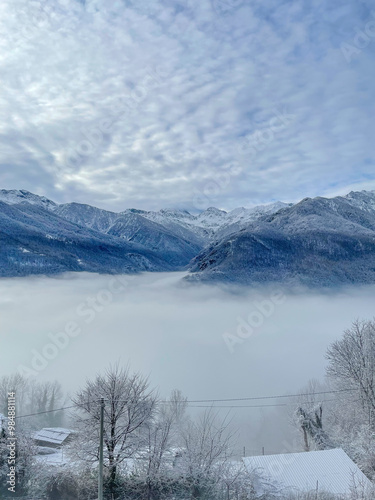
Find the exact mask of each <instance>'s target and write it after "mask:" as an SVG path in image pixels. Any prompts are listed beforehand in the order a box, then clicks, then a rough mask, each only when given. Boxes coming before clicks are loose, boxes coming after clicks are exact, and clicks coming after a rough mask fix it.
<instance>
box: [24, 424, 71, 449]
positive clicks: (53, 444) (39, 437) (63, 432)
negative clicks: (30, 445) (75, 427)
mask: <svg viewBox="0 0 375 500" xmlns="http://www.w3.org/2000/svg"><path fill="white" fill-rule="evenodd" d="M74 434H75V431H72V430H71V429H64V428H62V427H45V428H44V429H41V430H40V431H38V432H34V434H33V435H32V438H33V439H34V441H35V442H36V444H37V445H38V446H47V447H49V448H58V447H60V446H63V445H64V444H66V443H68V442H69V441H71V439H72V438H73V436H74Z"/></svg>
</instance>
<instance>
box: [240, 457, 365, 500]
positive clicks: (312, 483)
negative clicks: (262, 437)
mask: <svg viewBox="0 0 375 500" xmlns="http://www.w3.org/2000/svg"><path fill="white" fill-rule="evenodd" d="M243 461H244V464H245V466H246V468H247V469H248V471H255V472H257V473H259V475H260V476H261V477H263V478H265V479H266V480H269V481H271V482H272V483H273V484H275V483H276V485H277V486H279V487H280V488H286V489H293V490H296V491H301V492H304V491H312V490H316V487H317V485H318V489H319V491H327V492H330V493H335V494H338V495H347V494H349V493H350V489H351V487H352V486H353V480H354V481H355V483H356V484H357V485H364V487H365V488H370V487H371V486H372V483H371V481H370V480H369V479H368V478H367V477H366V476H365V475H364V474H363V472H362V471H361V470H360V469H359V468H358V467H357V465H356V464H355V463H354V462H353V461H352V460H351V459H350V458H349V457H348V455H347V454H346V453H345V452H344V450H342V449H340V448H337V449H333V450H324V451H310V452H302V453H288V454H281V455H265V456H258V457H246V458H243Z"/></svg>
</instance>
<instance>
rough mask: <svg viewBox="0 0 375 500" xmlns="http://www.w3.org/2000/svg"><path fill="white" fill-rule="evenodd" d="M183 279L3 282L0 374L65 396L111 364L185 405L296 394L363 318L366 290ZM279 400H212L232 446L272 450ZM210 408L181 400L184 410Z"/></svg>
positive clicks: (283, 416)
mask: <svg viewBox="0 0 375 500" xmlns="http://www.w3.org/2000/svg"><path fill="white" fill-rule="evenodd" d="M183 276H184V273H145V274H140V275H126V276H107V275H94V274H88V273H79V274H76V273H70V274H65V275H62V276H59V277H53V278H48V277H32V278H15V279H14V278H13V279H2V280H1V281H0V289H1V294H0V297H1V299H0V309H1V318H2V322H1V323H2V324H1V331H2V344H1V374H2V375H7V374H11V373H14V372H16V371H18V372H20V373H23V374H24V375H25V376H27V377H30V379H36V380H38V381H48V380H58V381H59V382H60V383H61V384H62V386H63V389H64V390H65V391H67V392H68V393H69V394H71V395H73V394H74V393H75V392H76V391H77V390H78V389H79V388H80V387H81V386H82V385H83V384H84V383H85V381H86V380H87V379H89V378H92V377H94V376H95V375H96V374H97V373H98V372H102V371H103V370H105V369H106V368H107V367H108V366H109V365H111V364H112V365H113V364H115V363H119V364H121V365H123V366H130V368H131V369H132V370H135V371H138V372H140V373H142V374H143V375H144V376H148V377H149V380H150V384H151V386H152V387H156V388H157V390H158V392H159V394H160V396H161V397H167V396H168V395H169V393H170V392H171V390H172V389H179V390H181V391H182V393H183V395H184V396H185V397H187V399H188V400H189V401H197V400H198V401H199V400H205V401H207V400H215V399H219V400H221V399H236V398H238V399H239V398H253V397H254V398H260V397H265V396H277V395H286V394H295V393H296V392H298V391H299V390H300V389H301V387H303V386H305V385H306V383H307V382H308V381H309V380H310V379H319V380H321V381H323V380H324V377H325V367H326V359H325V353H326V350H327V348H328V346H329V345H330V344H331V343H332V342H333V341H335V340H337V339H338V338H340V337H341V335H342V333H343V331H344V330H345V329H347V328H349V327H350V326H351V324H352V322H353V321H354V320H355V319H357V318H360V319H371V318H372V315H373V301H374V292H375V289H374V287H373V286H362V287H358V286H357V287H346V288H341V289H336V290H331V291H329V292H327V291H324V292H319V291H317V290H315V291H314V292H311V291H300V292H298V293H297V292H296V291H294V292H289V291H287V290H283V289H282V288H274V287H266V286H264V287H259V288H231V289H229V288H218V287H213V286H209V285H197V284H194V285H190V284H186V282H184V281H183V280H182V278H183ZM67 332H68V333H67ZM327 399H328V398H327ZM283 402H284V401H282V400H280V399H271V400H255V401H243V402H241V401H240V402H239V401H235V402H232V403H230V402H217V403H213V406H214V407H215V408H217V411H218V412H219V413H220V414H228V415H229V416H230V418H231V419H232V421H233V422H234V426H235V427H236V428H237V429H238V433H239V438H238V447H239V448H238V449H239V450H242V447H244V446H245V447H246V449H247V450H249V451H250V450H251V451H252V452H254V453H255V452H256V451H257V450H258V451H259V452H260V451H261V450H262V447H265V448H266V451H267V450H269V451H273V452H279V451H283V449H284V448H285V440H286V439H287V440H289V441H290V440H291V439H292V438H291V436H292V434H291V429H290V426H289V423H288V417H287V413H288V412H287V411H286V409H285V408H279V406H278V405H279V404H280V403H283ZM327 404H328V403H327ZM210 405H211V403H207V402H202V403H194V404H193V403H191V404H190V405H189V406H191V408H190V409H189V411H191V412H193V413H197V412H202V411H204V407H205V406H210ZM240 405H241V406H251V407H245V408H238V407H236V406H240ZM268 405H270V406H268ZM228 406H232V408H226V407H228ZM258 406H259V407H258ZM197 407H198V408H197ZM199 407H201V408H199ZM223 407H224V408H223ZM294 446H295V445H294ZM289 451H290V450H289Z"/></svg>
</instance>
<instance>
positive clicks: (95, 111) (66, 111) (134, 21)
mask: <svg viewBox="0 0 375 500" xmlns="http://www.w3.org/2000/svg"><path fill="white" fill-rule="evenodd" d="M223 5H225V6H226V8H225V9H223ZM0 9H1V19H2V21H1V24H2V26H1V30H2V33H3V38H2V42H1V44H2V51H1V56H0V68H1V74H2V90H1V93H0V107H1V116H2V120H1V121H0V133H1V135H2V137H3V138H4V139H5V144H6V147H5V148H4V149H2V152H1V155H0V180H1V183H2V187H5V188H25V189H29V190H30V191H37V192H39V193H40V194H44V195H46V196H49V197H51V198H52V199H55V200H56V201H58V202H67V201H72V200H73V199H74V200H76V201H82V202H86V203H91V204H94V205H99V206H101V207H103V208H108V209H112V210H122V209H124V208H126V207H130V206H135V207H139V208H146V209H147V208H148V209H157V208H161V207H171V206H177V207H185V208H188V209H193V208H194V196H195V194H196V193H197V192H198V193H202V192H204V191H205V190H206V191H207V190H208V191H210V192H212V194H210V195H209V197H208V198H209V199H208V200H207V206H209V205H215V204H216V205H219V206H221V207H223V208H227V209H230V208H234V207H236V206H239V205H245V206H246V205H252V204H254V203H263V202H268V201H271V200H273V199H282V200H286V201H289V200H291V201H295V200H297V199H300V198H302V197H304V196H314V195H318V194H321V195H324V194H325V193H326V192H330V191H331V190H332V186H335V188H336V187H337V188H338V189H345V188H346V186H349V185H352V184H353V183H357V182H358V183H361V182H364V181H373V180H374V177H373V161H374V159H373V148H372V137H371V131H372V122H371V120H372V116H373V115H374V102H375V100H374V87H373V77H374V71H375V70H374V69H373V68H374V64H373V62H374V61H373V58H374V51H373V46H374V43H375V39H374V40H373V39H371V40H370V42H369V43H368V45H367V46H366V47H364V48H363V49H361V50H360V51H359V53H356V54H355V56H353V60H352V61H350V63H348V62H347V60H346V59H345V57H344V55H343V53H342V50H341V48H340V47H341V44H342V43H344V42H345V43H353V39H354V37H355V36H356V30H357V27H359V28H361V27H363V26H365V25H366V22H368V21H369V19H371V13H370V4H369V3H368V2H359V3H358V2H354V1H353V2H352V3H350V4H348V5H347V6H346V7H345V8H344V7H343V6H342V5H341V4H339V3H338V2H337V3H334V4H332V5H330V6H328V5H326V3H325V2H323V1H320V2H316V3H314V6H313V7H308V6H305V5H303V4H301V3H297V2H290V1H287V0H285V1H283V2H274V3H272V2H271V3H267V5H265V4H264V3H263V2H260V1H256V2H252V4H251V5H249V4H248V3H247V2H242V1H232V2H227V3H223V2H214V1H212V2H211V1H209V0H203V1H200V2H198V1H196V0H189V1H188V2H178V1H174V2H168V3H166V2H164V1H162V0H159V1H155V2H148V1H146V2H138V3H136V2H125V1H114V0H106V1H104V0H88V1H86V2H79V1H78V0H56V1H55V2H45V1H44V2H43V1H40V2H37V1H35V2H29V1H27V0H16V1H13V0H12V1H11V0H4V1H3V2H2V5H1V7H0ZM284 110H285V112H286V113H290V114H293V115H294V116H295V120H294V121H293V123H291V124H290V125H289V126H288V127H286V128H285V129H284V130H282V131H281V132H280V133H278V134H275V135H274V137H273V139H272V141H269V143H267V144H265V145H264V147H262V148H261V147H259V148H258V150H257V152H256V155H255V156H254V155H251V154H249V151H248V152H242V153H240V152H239V145H240V143H241V141H242V140H243V139H244V138H245V139H246V138H248V137H249V136H251V135H252V134H254V133H256V132H259V131H262V130H263V129H264V127H267V124H268V123H269V121H270V120H271V119H272V118H273V117H274V116H275V113H277V112H283V111H284ZM108 123H110V124H111V125H110V126H109V127H108ZM103 124H105V125H103ZM98 130H101V131H102V134H103V135H100V133H98ZM103 131H104V132H103ZM90 144H91V146H90ZM85 148H86V149H85ZM77 155H78V156H77ZM72 158H73V159H74V161H73V160H72ZM232 162H235V164H236V165H237V167H238V168H237V170H236V173H232V174H231V175H230V178H229V181H228V182H226V184H225V186H224V187H221V186H220V183H219V188H216V189H211V190H210V189H208V188H207V185H208V184H210V185H211V186H212V183H215V182H216V183H217V182H218V181H217V176H218V174H220V173H222V172H224V171H226V172H228V168H229V167H228V166H229V165H230V164H231V163H232ZM233 172H234V171H233Z"/></svg>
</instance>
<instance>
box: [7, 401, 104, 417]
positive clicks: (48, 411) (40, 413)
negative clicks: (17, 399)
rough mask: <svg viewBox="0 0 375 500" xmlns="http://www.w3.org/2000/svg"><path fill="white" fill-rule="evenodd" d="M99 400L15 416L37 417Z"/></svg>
mask: <svg viewBox="0 0 375 500" xmlns="http://www.w3.org/2000/svg"><path fill="white" fill-rule="evenodd" d="M99 401H100V400H99V399H94V400H93V401H85V402H84V403H82V404H78V403H75V404H74V405H72V406H63V407H62V408H55V409H54V410H46V411H39V412H37V413H30V414H29V415H19V416H16V417H15V418H26V417H35V416H37V415H44V414H45V413H55V412H56V411H62V410H69V409H71V408H77V407H81V406H83V405H84V404H87V403H98V402H99Z"/></svg>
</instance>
